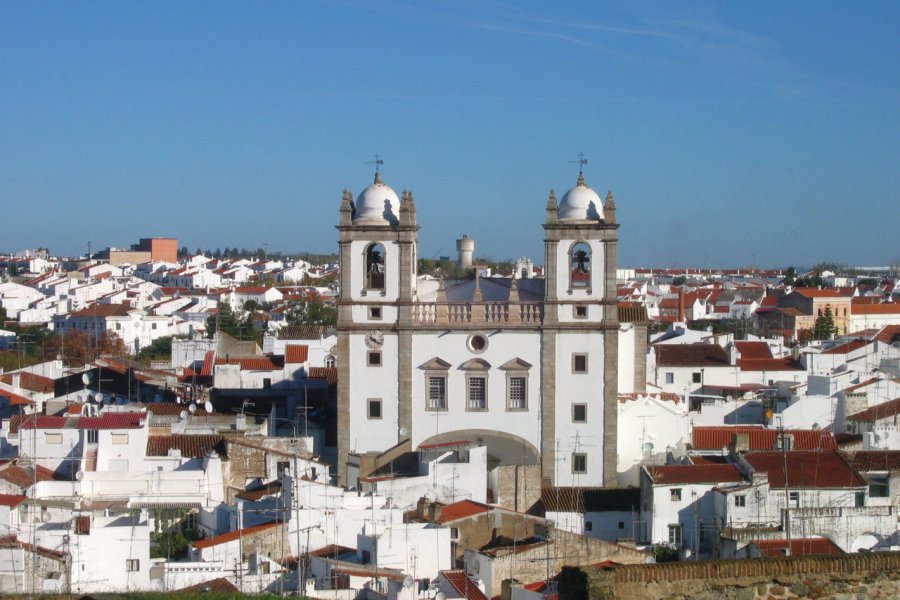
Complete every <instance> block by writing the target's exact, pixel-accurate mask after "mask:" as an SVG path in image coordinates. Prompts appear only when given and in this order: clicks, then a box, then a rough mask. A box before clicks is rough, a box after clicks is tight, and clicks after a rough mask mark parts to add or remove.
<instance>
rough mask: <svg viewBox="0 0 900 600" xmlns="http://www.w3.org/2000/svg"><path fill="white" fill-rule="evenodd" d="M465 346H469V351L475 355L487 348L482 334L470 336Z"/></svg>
mask: <svg viewBox="0 0 900 600" xmlns="http://www.w3.org/2000/svg"><path fill="white" fill-rule="evenodd" d="M466 345H468V346H469V350H471V351H472V352H475V353H476V354H477V353H480V352H484V351H485V350H487V347H488V339H487V336H486V335H484V334H483V333H475V334H473V335H470V336H469V339H468V341H467V342H466Z"/></svg>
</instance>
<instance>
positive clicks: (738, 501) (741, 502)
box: [734, 494, 747, 506]
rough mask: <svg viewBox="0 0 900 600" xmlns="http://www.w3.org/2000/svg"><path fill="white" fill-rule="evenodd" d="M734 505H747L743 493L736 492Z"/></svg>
mask: <svg viewBox="0 0 900 600" xmlns="http://www.w3.org/2000/svg"><path fill="white" fill-rule="evenodd" d="M734 505H735V506H747V496H745V495H744V494H738V495H736V496H735V497H734Z"/></svg>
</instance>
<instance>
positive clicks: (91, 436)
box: [87, 429, 99, 444]
mask: <svg viewBox="0 0 900 600" xmlns="http://www.w3.org/2000/svg"><path fill="white" fill-rule="evenodd" d="M98 434H99V432H98V431H97V430H96V429H88V432H87V443H88V444H96V443H97V438H98V437H99V435H98Z"/></svg>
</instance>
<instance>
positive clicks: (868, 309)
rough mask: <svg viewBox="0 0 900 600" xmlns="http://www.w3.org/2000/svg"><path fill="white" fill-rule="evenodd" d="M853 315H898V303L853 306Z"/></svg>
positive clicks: (899, 305) (899, 311) (899, 313)
mask: <svg viewBox="0 0 900 600" xmlns="http://www.w3.org/2000/svg"><path fill="white" fill-rule="evenodd" d="M853 314H854V315H900V302H883V303H881V304H854V305H853Z"/></svg>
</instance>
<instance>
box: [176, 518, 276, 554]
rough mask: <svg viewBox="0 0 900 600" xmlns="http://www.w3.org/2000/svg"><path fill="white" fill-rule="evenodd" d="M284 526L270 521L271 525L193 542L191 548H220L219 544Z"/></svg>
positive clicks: (245, 528)
mask: <svg viewBox="0 0 900 600" xmlns="http://www.w3.org/2000/svg"><path fill="white" fill-rule="evenodd" d="M281 525H282V522H281V521H270V522H269V523H263V524H262V525H255V526H253V527H244V528H243V529H241V530H237V529H236V530H234V531H229V532H228V533H223V534H222V535H217V536H213V537H211V538H206V539H205V540H197V541H195V542H191V546H193V547H194V548H201V549H202V548H211V547H212V546H218V545H219V544H224V543H226V542H233V541H234V540H237V539H239V538H241V537H247V536H250V535H255V534H257V533H262V532H263V531H267V530H269V529H272V528H273V527H280V526H281Z"/></svg>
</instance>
